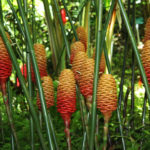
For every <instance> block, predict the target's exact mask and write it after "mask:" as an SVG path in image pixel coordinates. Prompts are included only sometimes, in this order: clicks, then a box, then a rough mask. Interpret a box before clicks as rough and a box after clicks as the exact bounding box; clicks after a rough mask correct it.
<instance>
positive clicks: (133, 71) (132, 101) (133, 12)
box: [131, 0, 136, 130]
mask: <svg viewBox="0 0 150 150" xmlns="http://www.w3.org/2000/svg"><path fill="white" fill-rule="evenodd" d="M132 5H133V7H132V26H133V27H132V28H133V33H134V34H135V19H136V18H135V17H136V16H135V11H136V10H135V0H133V3H132ZM134 82H135V56H134V50H133V49H132V78H131V114H132V119H131V128H132V130H134V105H135V102H134V101H135V99H134V91H135V90H134V89H135V88H134V87H135V86H134Z"/></svg>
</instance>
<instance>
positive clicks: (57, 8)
mask: <svg viewBox="0 0 150 150" xmlns="http://www.w3.org/2000/svg"><path fill="white" fill-rule="evenodd" d="M54 4H55V7H56V10H57V15H58V19H59V23H60V27H61V31H62V35H63V38H64V41H65V45H66V50H67V55H68V58H69V59H70V49H69V43H68V40H67V36H66V32H65V28H64V26H63V22H62V19H61V14H60V11H59V7H58V4H57V1H56V0H54Z"/></svg>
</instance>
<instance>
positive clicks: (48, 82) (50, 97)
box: [37, 76, 54, 110]
mask: <svg viewBox="0 0 150 150" xmlns="http://www.w3.org/2000/svg"><path fill="white" fill-rule="evenodd" d="M41 80H42V87H43V92H44V96H45V101H46V106H47V109H49V108H50V107H51V106H53V105H54V87H53V81H52V78H51V77H50V76H44V77H42V78H41ZM37 106H38V108H39V110H41V101H40V97H39V93H37Z"/></svg>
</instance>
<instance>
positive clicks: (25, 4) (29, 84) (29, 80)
mask: <svg viewBox="0 0 150 150" xmlns="http://www.w3.org/2000/svg"><path fill="white" fill-rule="evenodd" d="M24 9H25V14H26V17H27V16H28V7H27V0H25V1H24ZM26 59H27V78H28V88H29V95H30V98H31V99H33V88H32V78H31V57H30V53H29V46H28V43H27V42H26ZM23 65H24V64H23ZM23 68H24V66H23ZM30 138H31V150H34V124H33V118H32V116H31V114H30Z"/></svg>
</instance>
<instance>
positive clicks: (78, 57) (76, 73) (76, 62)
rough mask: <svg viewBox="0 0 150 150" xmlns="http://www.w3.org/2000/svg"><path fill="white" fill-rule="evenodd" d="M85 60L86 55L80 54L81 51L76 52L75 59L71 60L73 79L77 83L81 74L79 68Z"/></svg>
mask: <svg viewBox="0 0 150 150" xmlns="http://www.w3.org/2000/svg"><path fill="white" fill-rule="evenodd" d="M86 58H87V55H86V53H85V52H82V51H80V52H77V53H76V55H75V57H74V60H73V63H72V71H73V73H74V76H75V79H76V80H77V81H79V77H80V74H81V68H82V66H83V64H84V61H85V60H86Z"/></svg>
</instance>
